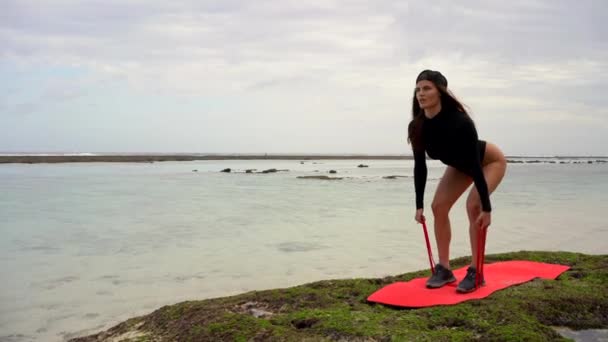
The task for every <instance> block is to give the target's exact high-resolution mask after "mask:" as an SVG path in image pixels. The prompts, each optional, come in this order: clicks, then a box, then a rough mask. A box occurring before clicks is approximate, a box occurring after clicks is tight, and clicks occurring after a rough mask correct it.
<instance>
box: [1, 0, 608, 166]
mask: <svg viewBox="0 0 608 342" xmlns="http://www.w3.org/2000/svg"><path fill="white" fill-rule="evenodd" d="M607 10H608V3H607V2H605V1H593V0H587V1H579V2H576V3H574V2H571V1H565V0H563V1H562V0H560V1H549V0H546V1H531V0H526V1H523V0H520V1H509V2H506V1H467V2H466V3H462V2H459V3H457V2H453V1H440V0H437V1H426V2H416V1H386V0H384V1H330V0H317V1H309V2H302V1H295V0H291V1H279V0H276V1H256V2H247V1H236V0H231V1H171V2H166V1H118V0H108V1H86V2H81V1H27V0H24V1H5V2H4V3H3V11H2V12H1V13H0V58H2V60H3V61H4V62H5V63H9V64H10V63H12V64H15V65H21V67H22V68H24V69H26V70H27V68H28V65H36V66H40V65H59V66H67V67H77V68H85V69H87V70H89V71H90V73H91V75H92V76H90V77H91V79H92V80H94V81H79V82H72V81H67V82H66V81H61V80H55V81H52V82H49V83H48V84H46V85H37V90H38V92H39V93H40V94H43V95H42V96H41V97H40V99H39V100H33V101H32V102H31V103H21V104H14V105H12V106H11V105H6V104H5V105H4V107H3V108H2V107H0V115H3V114H6V113H8V112H10V111H12V110H19V111H23V110H26V111H30V112H31V111H36V110H38V111H40V110H41V108H44V107H45V106H47V105H48V104H52V103H65V102H66V101H67V102H69V101H71V100H72V99H75V98H78V97H86V96H89V95H90V91H91V89H93V88H94V87H95V84H96V82H108V83H111V82H118V83H120V84H121V85H124V86H125V87H127V88H129V89H131V90H132V91H134V92H138V93H142V94H148V95H150V96H168V97H171V96H186V97H194V98H196V97H205V98H214V97H218V98H226V97H238V98H239V100H240V101H241V102H242V103H244V104H245V105H244V106H247V107H251V106H258V108H259V112H255V113H249V112H244V111H243V110H242V108H241V109H239V108H232V109H231V110H232V112H231V115H232V116H231V120H234V116H237V119H238V120H239V121H241V122H243V123H247V122H249V121H248V120H253V119H251V117H254V116H255V118H256V119H257V120H267V122H276V124H283V125H285V124H286V123H285V122H283V121H281V120H280V119H279V120H277V119H276V118H288V119H290V120H297V121H298V122H300V123H301V125H300V127H303V129H305V130H308V131H309V132H318V133H319V134H321V135H322V134H325V133H322V132H324V131H323V130H324V128H323V126H324V125H325V124H326V123H327V122H333V123H334V124H335V125H336V126H335V127H341V129H342V130H345V131H344V139H349V137H350V138H351V139H356V138H355V137H357V136H359V135H360V134H361V132H365V133H366V134H368V133H367V132H366V131H365V129H364V127H365V125H368V126H369V125H371V124H372V123H374V122H375V121H377V120H384V121H385V122H387V123H388V124H387V126H388V129H389V130H390V129H392V130H393V131H390V132H385V133H383V135H386V134H389V135H390V134H395V135H399V137H401V136H402V132H403V127H405V125H406V124H407V120H408V116H409V114H408V112H407V111H408V108H409V106H410V103H409V102H410V101H411V91H412V88H413V79H414V78H415V76H416V74H417V73H418V72H419V71H420V70H422V69H423V68H427V67H430V68H434V69H439V70H442V72H444V73H445V74H446V75H447V76H448V78H449V80H450V85H451V87H452V88H453V90H454V91H455V93H456V94H457V95H458V96H460V97H461V98H462V99H463V100H464V101H465V102H466V103H467V104H469V105H470V107H472V109H473V113H474V115H475V118H476V120H479V123H480V127H482V128H484V129H485V132H488V133H490V134H498V135H499V136H501V135H500V134H499V133H500V129H499V127H498V126H499V125H502V126H503V127H504V125H506V124H505V122H506V121H505V120H507V121H508V120H511V121H509V122H510V123H511V125H515V123H516V122H527V123H528V124H530V125H533V126H534V125H537V126H534V127H537V128H538V127H540V125H542V124H543V123H547V122H562V126H559V125H557V126H556V127H558V128H556V129H571V128H566V127H567V125H566V122H571V123H576V122H580V123H581V125H583V124H584V123H594V124H595V125H596V126H597V127H605V126H606V120H608V119H607V118H606V112H605V110H604V109H603V108H607V105H608V100H606V99H605V97H604V96H603V95H602V94H603V93H604V90H606V89H607V88H608V81H606V80H608V62H606V61H608V25H606V24H605V23H604V18H603V15H604V14H605V13H606V12H608V11H607ZM270 103H271V104H272V105H269V104H270ZM42 112H44V110H42ZM206 115H211V114H210V113H207V114H206ZM214 115H215V116H214V117H215V119H214V120H216V121H214V123H215V124H216V125H218V126H224V127H230V126H231V125H230V121H228V119H226V120H227V121H226V122H221V120H222V115H220V114H214ZM286 120H287V119H286ZM116 121H117V122H118V119H116ZM499 122H500V124H498V123H499ZM251 124H253V121H251ZM184 125H185V124H184ZM349 125H350V126H349ZM559 127H562V128H559ZM283 128H285V126H283ZM264 129H268V130H269V131H273V132H276V131H277V130H278V129H279V127H278V126H277V127H270V126H268V127H267V128H264ZM285 129H288V128H285ZM294 129H295V128H294ZM531 131H533V129H532V130H531ZM214 133H216V132H214ZM369 134H371V133H369ZM286 136H296V135H294V134H291V135H290V134H289V133H286ZM552 136H553V135H552ZM547 137H548V138H547V141H550V138H549V136H547ZM218 139H219V138H218ZM497 139H502V141H501V142H502V143H503V144H506V145H509V144H510V142H511V140H512V138H510V137H509V136H507V135H502V136H501V138H497ZM380 140H381V139H380ZM400 143H401V140H399V144H400ZM298 144H299V145H298ZM305 144H306V142H305V141H303V140H302V141H300V142H298V143H295V142H294V143H293V146H294V147H295V146H305ZM607 145H608V144H607ZM362 146H364V145H360V146H353V149H354V150H355V151H356V150H357V149H360V150H361V149H363V148H364V147H362ZM512 146H516V145H515V144H513V145H512ZM406 148H407V147H404V146H402V145H396V144H393V145H391V147H387V149H388V150H391V151H398V150H403V149H406ZM152 149H154V148H152ZM303 149H305V148H304V147H300V148H299V150H303ZM374 149H376V150H380V149H381V147H380V145H378V146H375V147H374ZM581 149H582V147H581ZM607 152H608V151H607ZM515 153H523V151H518V152H515ZM607 154H608V153H607Z"/></svg>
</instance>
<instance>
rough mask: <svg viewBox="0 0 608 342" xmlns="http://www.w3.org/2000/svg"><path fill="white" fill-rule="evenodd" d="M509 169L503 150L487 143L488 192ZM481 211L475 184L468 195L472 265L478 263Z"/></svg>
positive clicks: (486, 171)
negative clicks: (478, 222) (478, 224)
mask: <svg viewBox="0 0 608 342" xmlns="http://www.w3.org/2000/svg"><path fill="white" fill-rule="evenodd" d="M506 170H507V160H506V158H505V157H504V155H503V154H502V151H500V149H498V147H497V146H496V145H494V144H491V143H489V142H488V143H487V146H486V153H485V157H484V166H483V174H484V177H485V179H486V183H487V185H488V192H489V193H490V194H491V193H492V192H494V190H496V188H497V187H498V185H499V184H500V182H501V181H502V179H503V177H504V175H505V173H506ZM480 213H481V201H480V199H479V192H478V191H477V188H476V187H475V186H473V188H472V189H471V191H470V192H469V196H468V197H467V215H468V217H469V237H470V239H471V255H472V263H471V265H473V266H475V265H477V240H478V236H479V227H477V225H476V224H475V222H476V220H477V218H478V217H479V214H480Z"/></svg>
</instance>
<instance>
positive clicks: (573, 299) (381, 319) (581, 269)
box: [73, 251, 608, 341]
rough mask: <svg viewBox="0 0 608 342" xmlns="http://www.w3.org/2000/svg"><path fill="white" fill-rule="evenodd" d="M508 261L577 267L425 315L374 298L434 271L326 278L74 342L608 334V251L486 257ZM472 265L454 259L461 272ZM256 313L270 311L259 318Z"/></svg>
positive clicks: (161, 312) (170, 310)
mask: <svg viewBox="0 0 608 342" xmlns="http://www.w3.org/2000/svg"><path fill="white" fill-rule="evenodd" d="M504 260H532V261H540V262H549V263H559V264H564V265H569V266H570V267H571V268H570V269H569V270H568V271H566V272H565V273H563V274H562V275H560V276H559V277H558V278H557V279H556V280H543V279H535V280H533V281H530V282H527V283H524V284H521V285H517V286H512V287H509V288H507V289H504V290H501V291H497V292H495V293H493V294H491V295H490V296H489V297H487V298H484V299H481V300H471V301H466V302H463V303H460V304H458V305H450V306H436V307H430V308H422V309H407V308H394V307H388V306H385V305H380V304H375V303H370V302H367V300H366V298H367V297H368V296H369V295H370V294H371V293H373V292H374V291H376V290H377V289H379V288H380V287H382V286H384V285H387V284H390V283H393V282H395V281H407V280H410V279H413V278H416V277H421V276H427V275H428V270H422V271H417V272H411V273H405V274H400V275H395V276H389V277H385V278H375V279H363V278H359V279H333V280H324V281H318V282H313V283H308V284H303V285H299V286H294V287H290V288H284V289H272V290H264V291H251V292H247V293H243V294H239V295H236V296H230V297H222V298H213V299H206V300H201V301H187V302H182V303H177V304H174V305H168V306H164V307H161V308H159V309H158V310H156V311H154V312H152V313H150V314H148V315H146V316H141V317H136V318H132V319H130V320H128V321H125V322H123V323H121V324H118V325H117V326H115V327H113V328H111V329H109V330H108V331H105V332H101V333H99V334H96V335H91V336H87V337H82V338H76V339H73V341H105V340H108V341H110V340H123V341H268V340H270V341H340V340H342V341H470V340H479V341H559V340H567V339H565V338H563V337H562V336H561V335H560V334H559V333H557V332H556V331H555V329H553V328H552V327H553V326H561V327H568V328H571V329H592V328H608V287H607V286H606V284H607V283H608V255H585V254H579V253H570V252H530V251H520V252H514V253H505V254H491V255H487V256H486V262H487V263H492V262H496V261H504ZM470 261H471V260H470V258H458V259H455V260H452V261H451V262H450V263H451V265H452V266H453V267H454V268H457V267H460V266H465V265H467V264H468V263H470ZM252 310H258V311H260V312H267V313H271V314H269V315H264V316H261V317H258V316H255V315H253V314H252ZM119 336H124V337H125V338H124V339H116V338H117V337H119ZM131 336H132V337H131Z"/></svg>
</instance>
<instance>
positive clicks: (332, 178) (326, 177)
mask: <svg viewBox="0 0 608 342" xmlns="http://www.w3.org/2000/svg"><path fill="white" fill-rule="evenodd" d="M297 178H302V179H324V180H338V179H342V177H329V176H298V177H297Z"/></svg>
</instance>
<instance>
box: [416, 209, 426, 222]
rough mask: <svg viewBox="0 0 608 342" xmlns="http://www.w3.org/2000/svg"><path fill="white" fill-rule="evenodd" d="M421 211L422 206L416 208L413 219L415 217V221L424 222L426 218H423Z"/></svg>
mask: <svg viewBox="0 0 608 342" xmlns="http://www.w3.org/2000/svg"><path fill="white" fill-rule="evenodd" d="M422 211H423V209H422V208H420V209H417V210H416V217H415V219H416V222H418V223H422V222H424V221H425V220H426V219H425V218H424V215H423V214H422Z"/></svg>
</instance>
